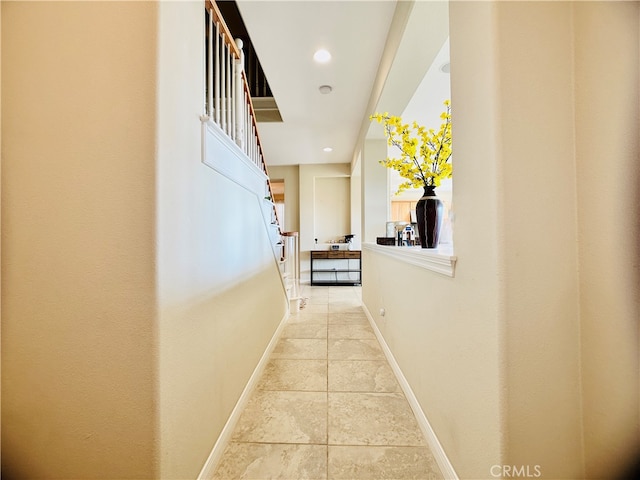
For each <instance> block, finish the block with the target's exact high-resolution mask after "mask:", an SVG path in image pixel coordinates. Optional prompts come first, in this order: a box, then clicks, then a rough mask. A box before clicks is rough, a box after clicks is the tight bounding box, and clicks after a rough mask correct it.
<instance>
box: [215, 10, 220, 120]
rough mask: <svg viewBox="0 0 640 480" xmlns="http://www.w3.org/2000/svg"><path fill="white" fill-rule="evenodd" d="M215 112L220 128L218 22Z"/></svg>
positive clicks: (217, 33)
mask: <svg viewBox="0 0 640 480" xmlns="http://www.w3.org/2000/svg"><path fill="white" fill-rule="evenodd" d="M215 62H216V70H215V75H216V76H215V97H216V98H215V102H216V103H215V110H216V120H215V122H216V124H217V125H218V126H220V121H221V119H220V22H216V51H215Z"/></svg>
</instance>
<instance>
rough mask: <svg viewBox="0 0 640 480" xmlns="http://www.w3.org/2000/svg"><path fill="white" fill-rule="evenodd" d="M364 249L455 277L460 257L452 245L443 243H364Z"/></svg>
mask: <svg viewBox="0 0 640 480" xmlns="http://www.w3.org/2000/svg"><path fill="white" fill-rule="evenodd" d="M362 249H363V250H365V251H369V252H375V253H379V254H381V255H386V256H388V257H392V258H395V259H396V260H399V261H401V262H405V263H409V264H411V265H415V266H417V267H420V268H424V269H426V270H431V271H432V272H436V273H440V274H442V275H446V276H447V277H454V276H455V270H456V261H457V259H458V257H456V256H455V255H453V247H452V246H451V245H442V246H440V247H438V248H429V249H427V248H420V247H391V246H386V245H378V244H376V243H363V244H362Z"/></svg>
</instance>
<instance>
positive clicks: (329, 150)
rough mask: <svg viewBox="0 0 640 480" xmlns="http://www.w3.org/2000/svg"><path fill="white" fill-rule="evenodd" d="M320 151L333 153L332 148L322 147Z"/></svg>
mask: <svg viewBox="0 0 640 480" xmlns="http://www.w3.org/2000/svg"><path fill="white" fill-rule="evenodd" d="M322 150H324V151H325V152H333V148H331V147H324V148H323V149H322Z"/></svg>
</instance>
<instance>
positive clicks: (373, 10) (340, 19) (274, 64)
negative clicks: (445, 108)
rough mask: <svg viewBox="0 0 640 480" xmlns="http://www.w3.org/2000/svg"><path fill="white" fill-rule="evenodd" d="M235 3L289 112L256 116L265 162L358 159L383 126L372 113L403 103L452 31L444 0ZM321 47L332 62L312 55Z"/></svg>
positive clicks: (392, 109) (256, 0) (240, 0)
mask: <svg viewBox="0 0 640 480" xmlns="http://www.w3.org/2000/svg"><path fill="white" fill-rule="evenodd" d="M237 4H238V9H239V11H240V14H241V15H242V18H243V20H244V23H245V25H246V28H247V31H248V32H249V35H250V36H251V41H252V43H253V46H254V48H255V50H256V52H257V55H258V57H259V59H260V63H261V64H262V67H263V69H264V72H265V74H266V76H267V79H268V81H269V84H270V86H271V90H272V92H273V95H274V98H275V100H276V103H277V105H278V107H279V110H280V114H281V116H282V120H283V121H282V122H281V123H260V124H259V134H260V139H261V142H262V145H263V149H264V152H265V159H266V161H267V164H268V165H298V164H309V163H353V162H354V159H355V158H356V156H357V153H358V152H357V146H358V145H360V144H361V143H362V140H364V138H365V137H366V136H371V135H379V136H381V134H382V133H381V129H380V130H379V131H377V130H375V128H373V129H370V128H369V121H368V116H369V115H370V114H371V113H373V111H374V110H380V111H390V112H394V113H396V112H397V113H402V111H403V110H404V108H405V106H406V105H407V103H408V102H409V100H410V99H411V97H412V96H413V95H414V93H415V92H416V89H417V87H418V85H419V84H420V83H421V81H422V79H423V77H424V76H425V74H426V72H427V70H428V69H429V67H430V66H431V63H432V62H433V60H434V59H435V58H436V56H437V55H438V53H439V52H440V51H441V47H442V45H443V43H444V41H445V40H446V38H447V36H448V17H447V11H448V7H447V3H446V2H445V1H435V2H432V1H428V2H427V1H417V2H413V1H404V0H401V1H396V0H370V1H367V0H339V1H328V0H290V1H282V0H237ZM320 48H324V49H326V50H328V51H329V52H330V53H331V55H332V58H331V60H330V61H329V62H327V63H324V64H320V63H317V62H315V61H314V60H313V54H314V52H315V51H316V50H318V49H320ZM440 61H441V58H440ZM447 84H448V82H447ZM321 85H330V86H331V87H332V91H331V93H329V94H322V93H321V92H320V90H319V87H320V86H321ZM444 98H448V96H445V97H444ZM325 147H331V148H332V149H333V150H332V151H331V152H325V151H323V149H324V148H325Z"/></svg>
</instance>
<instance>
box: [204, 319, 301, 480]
mask: <svg viewBox="0 0 640 480" xmlns="http://www.w3.org/2000/svg"><path fill="white" fill-rule="evenodd" d="M288 317H289V311H288V310H287V312H286V313H285V315H284V317H282V320H281V321H280V325H278V328H277V329H276V331H275V333H274V334H273V336H272V337H271V340H270V341H269V345H267V348H266V350H265V351H264V353H263V354H262V357H261V358H260V361H259V362H258V365H257V366H256V368H255V369H254V370H253V373H252V374H251V377H250V378H249V381H248V382H247V385H246V386H245V387H244V390H243V391H242V394H241V395H240V398H239V399H238V402H237V403H236V406H235V407H233V411H232V412H231V415H229V418H228V419H227V423H225V425H224V428H223V429H222V432H220V436H219V437H218V440H217V441H216V443H215V445H214V446H213V449H212V450H211V453H210V454H209V457H208V458H207V461H206V462H205V463H204V466H203V467H202V470H200V474H199V475H198V479H197V480H210V479H212V478H213V474H214V473H215V471H216V467H217V466H218V463H219V462H220V459H221V458H222V454H223V453H224V450H225V448H226V447H227V445H228V444H229V441H230V440H231V435H232V434H233V430H234V429H235V427H236V424H237V423H238V420H239V419H240V415H241V414H242V412H243V410H244V408H245V407H246V406H247V402H248V401H249V398H251V394H252V393H253V391H254V390H255V387H256V385H257V384H258V381H259V380H260V377H261V376H262V373H263V372H264V369H265V367H266V366H267V362H268V361H269V356H270V355H271V353H272V352H273V349H274V348H275V346H276V343H277V342H278V340H279V338H280V333H281V332H282V329H283V328H284V324H285V322H286V321H287V318H288Z"/></svg>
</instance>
